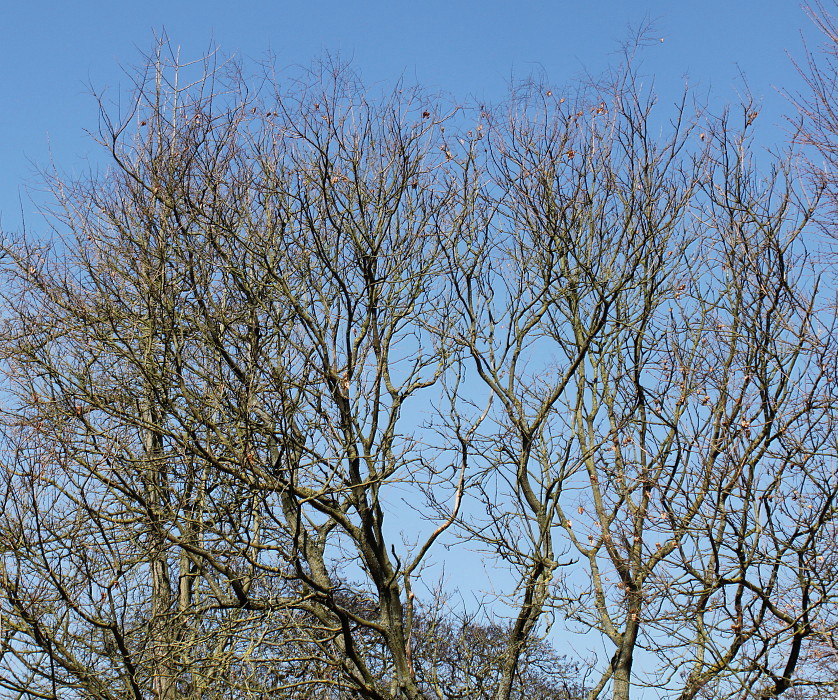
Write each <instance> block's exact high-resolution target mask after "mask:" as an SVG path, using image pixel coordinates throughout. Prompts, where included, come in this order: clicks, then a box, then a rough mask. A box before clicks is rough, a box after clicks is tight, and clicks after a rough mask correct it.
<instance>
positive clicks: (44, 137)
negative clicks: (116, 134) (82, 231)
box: [0, 0, 819, 230]
mask: <svg viewBox="0 0 838 700" xmlns="http://www.w3.org/2000/svg"><path fill="white" fill-rule="evenodd" d="M0 8H2V12H1V13H0V61H1V62H2V65H1V66H0V95H2V96H3V97H2V103H0V104H2V109H0V163H1V164H2V167H0V225H2V226H3V228H5V229H7V230H8V229H16V228H18V226H19V222H20V204H19V200H20V199H21V198H22V199H23V207H24V210H25V211H27V212H31V210H32V207H31V205H30V204H29V203H28V202H27V196H26V194H25V189H24V186H25V185H27V184H29V185H32V184H37V176H36V175H35V169H34V167H33V164H34V165H37V166H41V167H42V166H44V165H46V164H48V163H49V161H50V159H52V160H54V161H55V163H56V164H57V165H58V166H59V168H61V169H62V170H65V171H68V172H72V171H78V170H82V169H84V168H85V167H86V165H85V159H86V158H91V157H94V154H96V153H97V151H96V149H95V147H94V146H92V144H91V141H90V139H89V137H87V136H86V134H85V129H91V130H94V131H95V129H96V125H97V107H96V103H95V101H94V100H93V99H92V97H90V94H89V86H91V85H92V86H93V87H95V88H96V89H97V90H101V89H102V88H105V87H107V88H109V90H110V93H109V94H110V95H111V96H112V97H114V98H115V97H116V96H117V95H118V94H119V90H127V86H128V85H129V80H128V79H127V77H126V75H125V73H124V72H123V68H125V67H130V66H131V65H137V64H138V63H139V62H140V54H141V52H143V51H148V50H149V49H150V48H151V47H152V44H153V37H154V34H155V33H158V34H159V33H160V32H161V31H162V30H163V29H165V31H166V32H167V33H168V35H169V37H170V39H171V41H172V43H174V44H176V45H180V46H182V48H183V53H182V55H183V56H185V57H197V56H198V55H200V54H201V53H203V52H204V51H205V50H206V49H207V48H208V47H209V46H210V45H211V44H212V43H213V42H214V43H216V44H218V45H219V46H220V47H221V49H222V51H224V52H226V53H233V52H235V53H238V54H240V55H243V56H245V57H248V58H255V59H259V58H263V57H264V56H265V54H266V53H267V52H268V51H271V52H272V53H273V54H274V55H275V57H276V60H277V63H278V65H279V66H291V65H294V64H303V65H305V64H308V63H310V62H311V61H312V60H314V59H316V58H317V57H319V56H322V55H323V54H324V53H325V52H329V53H333V54H338V55H340V56H341V57H343V58H346V59H351V61H352V63H353V64H354V66H355V67H356V68H357V69H358V70H359V71H360V72H361V74H362V75H363V77H364V78H365V80H366V81H367V82H381V81H384V82H385V83H386V82H387V81H392V80H394V79H396V78H398V77H399V76H404V77H405V78H406V79H407V81H408V82H419V83H421V84H423V85H424V86H426V87H428V88H431V89H434V90H436V89H439V90H443V91H446V92H449V93H451V94H452V95H453V96H454V97H455V98H463V99H465V98H467V97H470V96H471V97H477V98H479V99H481V100H486V101H490V102H491V101H496V100H499V99H501V98H502V97H503V95H504V93H505V90H506V86H507V85H508V83H509V81H510V78H514V77H524V76H527V75H529V74H532V73H534V72H538V73H540V74H542V75H545V76H547V78H548V79H549V81H551V82H554V83H555V84H557V85H561V84H565V83H567V82H569V81H572V80H573V78H574V76H578V75H580V74H581V73H582V72H584V71H588V72H590V73H593V74H597V73H599V72H601V71H602V70H603V69H604V68H605V67H606V66H608V65H609V64H613V63H615V62H616V61H617V60H618V56H617V50H618V48H619V45H620V42H621V41H623V40H625V39H626V38H627V37H629V36H630V35H631V31H632V28H635V29H636V28H637V27H638V26H640V25H642V24H644V23H647V22H652V23H653V25H654V29H653V30H652V35H653V36H654V37H656V38H658V39H663V40H664V41H663V42H659V41H658V42H655V43H654V45H653V46H651V47H650V48H649V49H648V50H647V51H646V53H645V58H644V64H643V67H644V72H645V73H647V74H649V75H654V76H655V81H656V84H657V85H658V86H659V88H660V89H661V91H662V93H663V94H664V95H670V96H673V95H675V91H677V89H678V86H680V85H682V84H683V80H684V78H685V77H688V79H689V81H690V83H691V84H694V85H696V86H698V87H699V88H700V89H701V90H702V91H703V94H705V95H708V94H709V97H710V100H709V101H710V103H711V104H712V105H713V106H715V107H719V106H721V105H722V104H724V102H726V101H729V100H735V99H736V94H737V92H736V91H737V90H741V89H742V87H743V81H742V79H741V76H743V75H744V76H746V78H747V81H748V84H749V86H750V89H751V91H752V92H753V94H754V95H755V96H756V97H757V98H759V99H762V100H763V101H764V106H763V114H764V115H765V119H764V122H765V124H766V131H765V132H764V133H765V138H766V139H767V140H768V141H771V140H774V141H777V140H779V139H781V138H782V134H781V133H780V132H779V131H777V130H776V128H773V127H776V126H779V125H781V124H782V118H781V115H782V113H783V111H784V110H786V109H787V105H786V103H785V102H784V100H783V98H782V97H781V96H780V95H779V94H778V92H777V90H778V89H792V90H793V89H794V88H795V86H796V85H798V84H799V78H798V77H797V74H796V71H795V69H794V68H793V66H792V63H791V60H790V59H789V56H788V55H787V52H788V53H790V54H791V55H793V56H795V57H797V58H800V57H802V56H803V40H802V38H801V37H802V36H805V37H806V39H807V41H808V42H809V44H810V46H811V47H812V48H814V47H815V45H816V44H817V43H818V41H819V38H818V36H817V32H816V30H815V29H814V28H813V26H812V25H811V22H810V21H809V19H808V18H807V17H806V15H805V13H804V12H803V10H802V9H801V8H800V6H799V4H798V2H796V1H795V0H704V1H703V2H702V1H696V2H688V1H687V0H632V1H629V0H625V1H619V0H588V1H587V2H585V1H580V0H576V1H575V2H569V1H567V0H543V1H535V0H518V1H517V2H511V1H509V0H483V2H471V1H467V0H421V1H414V2H402V1H400V0H389V1H387V2H385V1H383V0H376V1H374V2H363V1H362V0H355V1H354V2H352V1H348V0H343V1H341V2H338V1H336V0H295V1H294V2H288V1H285V0H273V1H272V2H271V1H268V0H246V1H244V2H234V1H231V0H225V1H223V2H221V1H218V0H201V1H200V2H199V1H198V0H167V1H166V2H162V1H160V0H136V1H134V2H121V1H119V0H108V1H105V0H80V1H79V2H58V0H31V1H30V2H14V1H13V0H2V2H0ZM96 157H98V156H96ZM27 223H29V224H32V223H35V222H34V221H33V220H32V219H31V218H29V217H28V221H27Z"/></svg>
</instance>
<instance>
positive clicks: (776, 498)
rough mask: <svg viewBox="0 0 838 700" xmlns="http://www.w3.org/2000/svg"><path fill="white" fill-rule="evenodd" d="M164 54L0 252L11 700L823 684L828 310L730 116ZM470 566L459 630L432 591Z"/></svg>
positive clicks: (566, 696)
mask: <svg viewBox="0 0 838 700" xmlns="http://www.w3.org/2000/svg"><path fill="white" fill-rule="evenodd" d="M167 51H169V49H168V47H167V46H165V45H162V46H161V47H160V49H159V51H158V53H157V54H156V55H155V56H154V57H152V60H151V61H150V62H149V66H148V72H147V73H146V74H145V75H143V76H142V77H141V78H140V79H139V80H138V84H137V93H136V101H135V103H134V106H133V108H132V109H131V110H129V112H128V113H127V114H119V115H116V116H112V115H110V113H109V112H108V110H106V109H103V113H102V115H103V116H102V129H101V142H102V144H103V146H104V147H105V148H106V149H107V152H108V154H109V157H110V163H111V167H110V168H109V169H108V170H107V171H105V172H103V173H102V174H100V175H95V176H91V177H90V178H88V179H86V180H83V179H75V180H74V179H68V178H64V177H61V176H60V175H53V176H51V178H50V183H51V185H52V189H53V192H54V195H55V203H56V206H55V208H54V210H53V211H50V212H47V214H48V218H47V221H50V222H51V223H52V228H51V230H50V231H49V234H48V235H42V236H34V235H29V234H23V235H19V236H11V235H6V238H5V240H4V243H3V247H2V252H3V254H4V258H3V286H2V294H3V297H4V300H5V303H6V313H5V316H4V329H3V334H2V343H0V354H1V355H2V362H3V367H4V377H5V385H4V390H5V396H6V397H7V408H6V409H5V411H4V414H3V416H4V419H3V424H2V425H3V441H2V464H3V473H4V483H3V488H2V497H3V501H4V509H3V516H2V521H0V533H2V534H0V537H1V538H2V539H0V549H1V550H2V569H0V590H2V604H0V615H2V642H0V643H2V647H0V653H2V661H0V687H2V688H4V689H5V691H6V692H7V693H9V696H10V697H29V698H36V697H43V698H57V697H79V698H81V697H85V698H125V697H133V698H136V699H137V700H139V698H149V697H151V698H157V699H160V700H171V699H174V698H213V697H225V698H229V697H232V698H263V697H286V698H296V697H323V698H338V697H364V698H372V699H375V700H383V699H385V698H387V699H395V698H413V699H415V700H419V699H420V698H422V699H424V698H440V699H443V698H453V697H462V698H487V697H494V698H497V700H508V699H509V698H513V697H514V698H520V697H524V696H528V697H532V698H541V697H543V698H555V699H559V698H560V699H561V700H570V699H571V698H574V699H575V698H577V697H580V695H581V694H582V693H583V692H584V693H585V694H586V696H587V698H589V700H593V699H594V698H600V697H604V696H605V695H606V694H610V695H611V696H612V697H614V698H615V699H616V700H626V699H627V698H629V696H630V693H631V689H632V688H633V687H638V686H644V685H645V686H650V685H656V686H657V687H658V688H659V690H660V692H661V693H662V694H666V695H669V696H672V697H678V698H682V699H683V700H687V698H695V697H708V693H713V696H714V697H736V698H740V697H741V698H746V697H764V698H769V697H776V696H778V695H780V694H782V693H784V692H786V691H789V690H792V691H794V692H798V691H799V692H803V691H804V690H805V689H806V688H821V687H824V686H825V685H826V684H827V680H828V679H826V678H825V677H824V676H823V673H822V672H821V671H819V668H821V667H818V665H817V664H814V663H812V659H813V656H812V655H811V654H810V653H809V651H810V647H811V646H812V645H817V644H821V645H822V644H823V643H824V642H823V640H825V639H827V638H828V635H829V634H831V632H832V630H833V629H834V627H835V623H836V610H835V585H836V581H838V572H836V570H835V569H834V567H830V566H827V564H826V562H825V560H823V559H819V557H822V556H823V555H822V554H821V550H822V549H823V547H824V545H825V543H827V542H829V541H831V538H832V537H833V534H834V528H835V519H834V517H835V505H834V501H835V489H836V488H838V484H836V481H835V476H834V468H835V463H834V452H835V432H834V427H835V426H834V418H833V409H832V406H833V405H834V403H835V396H834V389H835V379H836V364H835V360H836V355H835V348H834V341H833V338H832V331H833V320H834V312H833V311H831V310H830V304H829V300H828V297H827V294H826V293H825V292H823V291H822V290H821V283H820V275H821V272H822V270H821V268H819V267H818V264H817V263H816V259H815V258H810V257H809V256H808V255H807V251H806V247H805V246H804V244H803V243H804V237H805V235H806V229H807V225H808V223H809V221H810V219H811V217H812V216H813V213H814V207H815V206H816V205H817V202H818V201H819V200H818V195H819V192H817V191H814V192H809V193H807V192H804V191H803V190H802V189H801V186H800V184H799V183H797V182H796V181H795V180H794V177H793V173H794V168H793V161H792V160H791V158H792V157H793V156H789V157H783V158H776V159H774V160H773V161H772V164H771V166H770V168H769V170H768V171H767V174H765V175H761V174H760V172H759V170H758V169H757V167H756V165H755V164H754V162H753V161H752V159H751V156H750V152H751V146H750V140H749V138H750V136H749V134H750V132H751V130H752V129H753V124H754V121H755V118H756V108H755V107H753V106H752V105H745V106H744V107H743V108H742V111H741V115H739V116H738V117H737V118H738V119H739V122H740V123H738V124H737V123H735V118H734V116H733V114H732V113H727V114H725V115H723V116H722V117H720V118H718V119H711V118H708V117H704V116H702V115H700V114H699V115H696V116H694V117H693V116H690V115H689V114H688V110H687V104H688V101H687V100H686V99H685V101H684V104H682V105H681V106H680V107H679V108H678V109H677V110H676V113H675V116H674V119H673V120H672V121H671V122H670V123H668V125H666V126H661V123H660V120H661V116H660V114H659V113H658V110H657V109H655V105H654V101H655V100H654V96H653V95H652V94H650V93H648V92H644V90H643V89H641V88H640V87H638V85H639V81H638V80H637V79H636V76H635V75H634V73H633V71H632V69H631V66H630V65H629V67H628V68H626V69H624V70H623V71H621V72H619V73H616V74H615V75H614V76H612V78H611V79H610V80H608V81H606V82H605V83H603V84H602V85H593V86H583V87H581V88H580V89H579V90H578V91H577V92H576V93H574V94H570V93H568V94H566V95H561V94H558V91H556V94H554V92H553V90H551V89H548V88H545V87H543V86H540V85H538V84H532V85H526V86H522V87H521V88H520V89H519V90H518V91H517V92H515V93H514V94H513V95H512V96H511V98H510V100H509V101H508V103H506V104H505V105H501V106H500V107H497V108H488V107H485V106H481V107H480V108H471V107H468V108H466V107H457V106H454V105H451V106H446V105H445V102H444V101H443V100H442V99H440V98H431V97H429V96H427V95H424V94H423V93H422V92H421V91H419V90H414V89H408V88H406V87H404V86H401V85H400V86H398V87H397V88H396V89H395V90H393V91H392V92H391V93H386V94H382V95H380V96H378V97H372V96H371V95H370V94H369V93H368V92H366V90H365V88H364V87H363V86H362V85H361V84H360V82H359V81H358V79H357V78H356V77H355V76H354V75H353V74H352V73H351V72H350V71H348V70H347V69H345V68H342V67H339V66H334V65H332V64H329V63H325V64H323V65H321V66H318V67H317V68H316V69H315V70H313V71H311V72H308V73H305V74H303V75H301V76H299V77H298V78H297V79H296V80H292V79H290V78H283V80H282V82H281V83H280V81H279V80H278V79H276V78H275V77H273V76H271V75H270V74H268V75H267V77H263V78H262V79H261V81H260V82H259V87H258V89H256V90H255V91H254V90H253V89H252V87H251V85H252V84H253V83H251V82H250V81H248V80H246V79H245V78H244V77H243V74H242V68H241V66H239V65H237V64H235V63H233V62H229V63H221V64H220V63H217V62H216V61H217V59H216V58H215V57H210V58H209V59H207V60H206V61H204V62H199V63H198V64H193V65H178V64H177V62H176V61H175V60H174V59H172V58H171V56H170V55H169V54H168V53H167ZM657 133H662V134H663V135H662V136H656V135H654V134H657ZM50 217H51V218H50ZM466 550H478V551H480V552H482V553H483V555H484V558H485V561H486V562H487V565H489V566H492V567H494V568H495V569H496V570H497V572H498V576H497V580H496V581H495V582H494V583H495V589H496V590H498V591H501V592H502V593H503V594H504V595H503V596H502V598H501V599H500V600H495V601H492V600H491V599H489V598H486V599H484V600H481V601H480V610H481V611H482V613H481V614H482V615H484V616H485V617H480V618H469V617H468V611H464V610H459V611H457V610H454V611H452V610H448V609H447V608H446V607H445V605H444V604H443V598H442V597H439V596H438V595H437V594H435V593H433V592H431V591H433V590H434V587H433V586H432V585H431V584H430V581H429V576H430V575H431V572H432V569H431V568H430V566H429V565H430V564H433V563H440V562H443V563H444V561H445V558H446V557H447V556H451V554H453V555H455V556H456V555H457V554H456V553H457V552H464V551H466ZM456 583H457V584H458V585H459V586H460V587H461V588H462V587H464V586H466V585H468V583H469V582H468V581H459V582H456ZM478 619H479V620H480V622H478V621H477V620H478ZM457 620H460V621H459V622H457ZM557 621H561V623H563V625H560V624H558V623H557ZM560 626H563V627H564V632H563V634H574V633H577V632H581V633H582V634H583V636H582V637H581V639H582V640H584V641H583V642H580V644H579V645H576V646H581V645H584V644H587V643H588V640H591V639H593V638H596V639H597V640H598V641H599V642H600V643H604V644H605V645H606V647H605V648H606V649H607V653H606V654H605V656H604V657H602V658H597V654H596V652H595V651H594V650H591V651H590V653H582V654H581V655H578V654H577V655H576V656H577V660H576V661H573V660H570V659H565V656H563V655H561V654H560V653H559V652H558V651H557V650H556V649H555V648H554V647H553V646H552V645H551V644H550V643H549V641H548V640H549V639H553V640H554V641H555V640H557V639H558V637H552V638H551V637H550V636H549V635H550V634H551V633H556V634H558V632H559V627H560ZM556 643H557V642H556ZM574 651H575V650H574ZM566 656H570V650H568V652H567V654H566ZM641 657H642V661H638V660H637V659H638V658H641ZM591 658H594V661H593V667H592V670H591V671H590V674H588V671H587V670H586V671H582V670H581V669H582V667H583V665H584V666H585V668H587V664H588V663H589V662H590V659H591ZM580 661H581V662H583V663H582V664H581V665H580ZM638 667H639V668H638ZM819 674H820V675H819Z"/></svg>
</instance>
